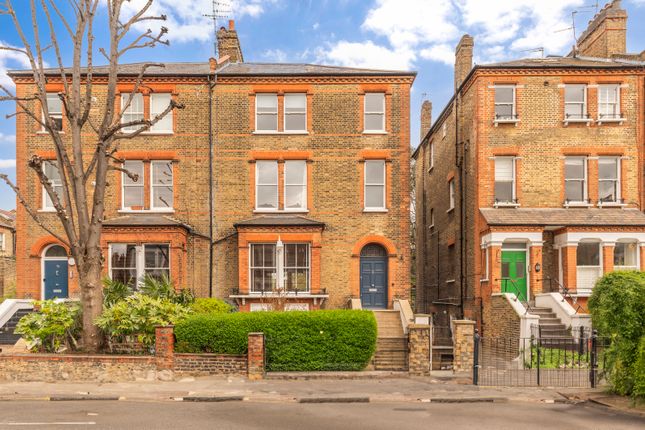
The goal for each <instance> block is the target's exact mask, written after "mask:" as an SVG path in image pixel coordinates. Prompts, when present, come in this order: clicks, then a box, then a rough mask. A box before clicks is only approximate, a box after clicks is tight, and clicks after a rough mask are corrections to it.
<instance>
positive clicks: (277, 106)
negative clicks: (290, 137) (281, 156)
mask: <svg viewBox="0 0 645 430" xmlns="http://www.w3.org/2000/svg"><path fill="white" fill-rule="evenodd" d="M268 95H271V96H273V97H275V112H262V113H259V112H258V99H259V98H262V96H268ZM279 104H280V101H279V100H278V94H277V93H256V94H255V133H257V134H271V133H278V126H279V124H278V115H279V112H280V108H279ZM258 115H275V129H269V130H258Z"/></svg>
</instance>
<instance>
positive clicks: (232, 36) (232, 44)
mask: <svg viewBox="0 0 645 430" xmlns="http://www.w3.org/2000/svg"><path fill="white" fill-rule="evenodd" d="M217 51H218V52H219V57H220V58H222V57H225V56H227V55H228V56H229V58H230V62H231V63H243V62H244V57H243V56H242V48H241V47H240V39H238V37H237V31H235V21H233V20H232V19H231V20H229V21H228V29H226V28H225V27H222V28H220V29H219V30H218V32H217Z"/></svg>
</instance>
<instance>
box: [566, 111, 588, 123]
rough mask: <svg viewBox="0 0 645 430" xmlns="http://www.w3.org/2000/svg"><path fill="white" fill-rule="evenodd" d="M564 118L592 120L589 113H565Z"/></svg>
mask: <svg viewBox="0 0 645 430" xmlns="http://www.w3.org/2000/svg"><path fill="white" fill-rule="evenodd" d="M564 118H565V119H566V120H574V121H575V120H591V116H590V115H589V114H588V113H565V114H564Z"/></svg>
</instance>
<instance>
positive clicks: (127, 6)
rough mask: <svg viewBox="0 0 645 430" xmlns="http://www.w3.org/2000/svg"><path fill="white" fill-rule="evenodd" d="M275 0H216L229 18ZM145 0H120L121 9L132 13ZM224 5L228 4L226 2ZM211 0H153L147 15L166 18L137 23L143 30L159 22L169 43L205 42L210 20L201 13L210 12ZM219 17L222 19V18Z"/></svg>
mask: <svg viewBox="0 0 645 430" xmlns="http://www.w3.org/2000/svg"><path fill="white" fill-rule="evenodd" d="M277 1H278V0H228V1H226V0H219V2H220V3H223V6H222V7H221V8H222V15H228V16H230V17H232V18H236V19H239V18H242V17H245V16H250V17H252V18H257V17H258V16H260V15H261V14H262V13H263V12H265V10H266V7H267V6H268V5H273V4H275V3H277ZM146 2H147V0H132V1H130V2H128V3H124V6H123V7H124V13H125V14H126V15H127V14H132V13H134V12H137V11H139V10H141V8H142V7H143V5H144V4H145V3H146ZM227 5H228V6H227ZM212 11H213V2H212V0H191V1H186V0H156V1H155V2H154V3H153V5H152V7H151V8H150V10H149V13H148V15H162V14H163V15H166V16H167V20H166V21H165V22H163V21H161V22H160V21H154V25H153V24H151V22H150V21H144V22H142V23H140V24H139V25H138V26H137V27H138V29H139V30H146V29H148V28H150V27H151V26H152V27H153V28H157V29H158V28H159V27H161V26H162V25H163V26H165V27H167V28H168V30H169V33H168V39H169V40H170V41H171V43H182V42H191V41H197V42H206V41H209V40H212V39H213V23H212V21H211V20H210V19H209V18H208V17H205V16H204V15H208V14H212ZM222 21H224V19H223V18H222Z"/></svg>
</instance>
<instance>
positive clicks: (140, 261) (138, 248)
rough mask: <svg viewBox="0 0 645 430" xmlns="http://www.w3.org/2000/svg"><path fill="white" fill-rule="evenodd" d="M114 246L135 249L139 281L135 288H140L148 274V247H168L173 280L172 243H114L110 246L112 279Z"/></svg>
mask: <svg viewBox="0 0 645 430" xmlns="http://www.w3.org/2000/svg"><path fill="white" fill-rule="evenodd" d="M114 245H126V246H128V245H131V246H134V247H135V252H136V262H135V267H134V269H135V271H136V274H137V280H136V285H135V287H139V286H140V285H141V282H142V281H143V277H144V275H145V273H146V269H147V268H146V252H145V249H146V246H167V247H168V278H169V279H172V246H171V245H170V243H163V242H150V243H143V244H136V243H132V242H112V243H109V244H108V276H109V277H110V279H112V269H113V267H112V246H114ZM115 269H116V270H123V269H131V268H122V267H117V268H115ZM149 269H165V267H152V268H149Z"/></svg>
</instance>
